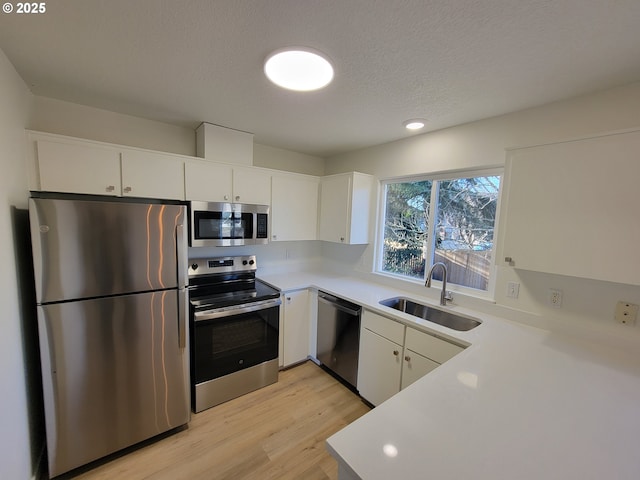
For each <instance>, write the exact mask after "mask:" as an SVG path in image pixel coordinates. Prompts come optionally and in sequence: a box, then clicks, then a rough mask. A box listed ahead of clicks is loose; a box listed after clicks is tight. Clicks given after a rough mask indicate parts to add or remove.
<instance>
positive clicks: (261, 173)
mask: <svg viewBox="0 0 640 480" xmlns="http://www.w3.org/2000/svg"><path fill="white" fill-rule="evenodd" d="M233 201H234V202H236V203H254V204H257V205H270V204H271V172H270V171H268V170H263V169H260V168H252V167H247V168H242V167H234V168H233Z"/></svg>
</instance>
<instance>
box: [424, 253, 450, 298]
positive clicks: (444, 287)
mask: <svg viewBox="0 0 640 480" xmlns="http://www.w3.org/2000/svg"><path fill="white" fill-rule="evenodd" d="M436 267H442V292H440V305H447V300H449V301H452V300H453V295H452V294H451V292H447V266H446V265H445V264H444V263H442V262H436V263H434V264H433V265H432V266H431V268H430V269H429V273H427V281H426V282H424V286H425V287H427V288H429V287H431V276H432V275H433V270H434V269H435V268H436Z"/></svg>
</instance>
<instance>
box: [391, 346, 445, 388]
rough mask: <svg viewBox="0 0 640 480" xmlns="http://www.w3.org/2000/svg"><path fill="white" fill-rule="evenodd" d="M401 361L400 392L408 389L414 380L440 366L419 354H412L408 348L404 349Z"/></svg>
mask: <svg viewBox="0 0 640 480" xmlns="http://www.w3.org/2000/svg"><path fill="white" fill-rule="evenodd" d="M402 360H403V362H404V363H403V365H402V382H401V385H400V389H401V390H402V389H403V388H406V387H408V386H409V385H411V384H412V383H413V382H415V381H416V380H418V379H420V378H422V377H424V376H425V375H426V374H427V373H429V372H430V371H431V370H434V369H435V368H436V367H439V366H440V364H439V363H436V362H434V361H433V360H430V359H428V358H427V357H424V356H422V355H420V354H419V353H416V352H413V351H411V350H409V349H408V348H405V349H404V355H403V357H402Z"/></svg>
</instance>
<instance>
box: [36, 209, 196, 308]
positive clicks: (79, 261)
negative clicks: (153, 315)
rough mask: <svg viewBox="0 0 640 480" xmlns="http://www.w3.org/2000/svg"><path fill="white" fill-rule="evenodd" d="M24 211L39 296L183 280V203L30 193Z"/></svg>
mask: <svg viewBox="0 0 640 480" xmlns="http://www.w3.org/2000/svg"><path fill="white" fill-rule="evenodd" d="M29 217H30V222H31V241H32V246H33V260H34V269H35V278H36V294H37V301H38V303H49V302H56V301H60V300H75V299H81V298H90V297H101V296H105V295H116V294H121V293H133V292H144V291H150V290H158V289H164V288H175V287H177V286H180V287H181V286H182V285H179V282H180V278H179V273H180V272H181V271H182V270H184V271H185V272H186V256H187V251H186V248H187V247H186V238H187V234H186V228H185V224H184V222H185V221H186V220H185V219H186V207H185V206H182V205H161V204H142V203H122V202H101V201H86V200H67V199H64V200H63V199H51V198H32V199H30V201H29ZM179 263H180V265H181V268H180V269H179V268H178V264H179Z"/></svg>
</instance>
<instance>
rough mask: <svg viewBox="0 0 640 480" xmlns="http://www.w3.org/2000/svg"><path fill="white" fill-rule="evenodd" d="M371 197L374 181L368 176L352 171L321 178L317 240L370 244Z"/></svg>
mask: <svg viewBox="0 0 640 480" xmlns="http://www.w3.org/2000/svg"><path fill="white" fill-rule="evenodd" d="M374 194H375V179H374V177H372V176H371V175H365V174H362V173H357V172H352V173H345V174H339V175H330V176H327V177H323V178H322V180H321V183H320V222H319V223H320V225H319V238H320V240H324V241H327V242H337V243H348V244H363V243H369V241H370V239H369V223H370V216H371V211H372V204H373V200H374V198H373V196H374Z"/></svg>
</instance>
